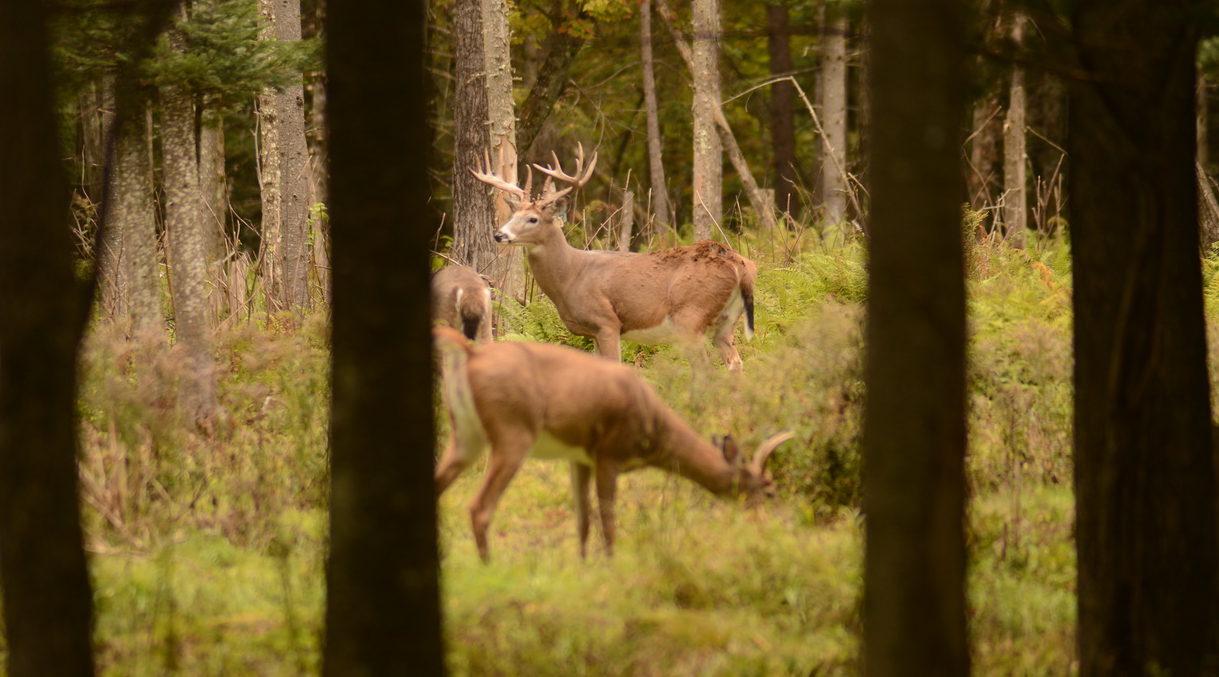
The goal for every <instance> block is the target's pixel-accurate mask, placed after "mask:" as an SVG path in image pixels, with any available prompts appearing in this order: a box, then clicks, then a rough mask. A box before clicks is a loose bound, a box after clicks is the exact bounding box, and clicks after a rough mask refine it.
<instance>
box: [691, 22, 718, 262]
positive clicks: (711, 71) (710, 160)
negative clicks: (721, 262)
mask: <svg viewBox="0 0 1219 677" xmlns="http://www.w3.org/2000/svg"><path fill="white" fill-rule="evenodd" d="M691 16H692V21H691V29H692V30H693V32H694V35H693V37H692V48H691V65H692V68H691V76H692V78H693V86H694V104H693V108H694V161H693V165H694V168H693V169H694V205H693V209H694V239H695V240H706V239H709V238H710V237H712V234H713V233H714V232H715V231H716V230H718V229H719V228H720V225H721V223H722V222H723V220H724V206H723V202H724V197H723V193H724V185H723V184H724V175H723V171H724V170H723V165H724V149H723V144H722V143H721V142H720V136H719V133H718V132H717V131H716V128H715V111H717V110H719V108H720V101H721V100H722V98H723V97H721V96H720V66H719V56H720V4H719V0H692V2H691Z"/></svg>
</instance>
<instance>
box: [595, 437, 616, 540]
mask: <svg viewBox="0 0 1219 677" xmlns="http://www.w3.org/2000/svg"><path fill="white" fill-rule="evenodd" d="M596 463H597V508H598V511H599V512H600V513H601V536H602V537H603V538H604V539H605V555H606V556H607V557H613V556H614V537H615V535H616V534H617V529H618V528H617V523H616V520H615V518H614V499H615V495H616V494H617V491H618V464H617V463H616V462H614V461H612V460H610V459H608V458H606V457H604V456H598V457H597V461H596Z"/></svg>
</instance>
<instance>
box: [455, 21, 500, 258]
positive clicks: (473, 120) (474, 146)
mask: <svg viewBox="0 0 1219 677" xmlns="http://www.w3.org/2000/svg"><path fill="white" fill-rule="evenodd" d="M482 23H483V22H482V4H481V0H456V2H455V3H454V4H453V40H454V55H453V59H454V62H455V64H454V69H453V70H454V79H455V81H456V82H455V85H454V86H455V88H456V91H455V93H454V97H453V99H454V100H453V246H452V248H451V250H450V253H451V255H452V256H453V258H454V259H456V260H457V261H459V262H461V263H464V264H466V265H469V266H470V267H472V268H474V269H475V270H477V271H479V272H485V271H487V270H489V269H490V266H491V261H492V260H493V259H494V258H495V241H494V240H493V239H492V235H493V233H494V231H495V227H494V217H495V215H494V212H493V211H492V207H491V197H490V195H488V193H487V190H486V186H485V185H483V184H482V182H480V181H479V180H478V179H476V178H474V175H473V174H471V173H470V170H471V169H473V168H475V167H476V166H477V163H478V162H479V161H481V160H482V159H483V158H484V154H485V153H487V152H488V149H489V143H490V137H489V136H488V131H487V120H488V115H489V112H488V108H487V85H486V82H487V81H486V67H487V64H486V58H485V57H484V55H483V26H482Z"/></svg>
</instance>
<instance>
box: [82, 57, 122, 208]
mask: <svg viewBox="0 0 1219 677" xmlns="http://www.w3.org/2000/svg"><path fill="white" fill-rule="evenodd" d="M78 100H79V107H80V110H79V115H80V132H81V134H80V140H81V164H82V167H81V171H82V176H81V177H80V178H81V187H82V189H83V192H84V194H85V197H87V198H88V199H89V200H90V201H92V202H94V203H100V202H101V201H102V193H103V192H104V190H105V186H104V185H103V184H104V183H105V178H106V177H105V170H106V136H107V133H108V131H109V128H110V123H111V122H113V120H114V78H113V77H112V76H103V77H100V78H98V79H96V80H94V81H93V82H90V83H89V84H88V85H86V86H85V87H84V89H82V90H81V93H80V96H79V97H78Z"/></svg>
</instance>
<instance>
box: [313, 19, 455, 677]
mask: <svg viewBox="0 0 1219 677" xmlns="http://www.w3.org/2000/svg"><path fill="white" fill-rule="evenodd" d="M326 31H327V37H328V39H327V41H326V64H327V65H326V68H327V80H328V83H329V90H328V97H329V100H328V106H329V109H328V112H327V120H328V122H329V124H330V128H329V139H330V158H331V172H330V175H331V183H330V198H331V205H330V213H331V217H332V219H333V221H334V224H335V228H334V230H333V233H334V236H333V242H332V248H333V251H332V257H333V258H332V261H333V263H334V278H333V279H334V309H333V329H332V334H331V345H332V346H333V348H332V350H333V353H332V354H333V358H332V359H333V362H332V374H333V376H332V378H331V383H332V384H333V385H332V388H333V397H332V401H331V402H332V403H331V427H330V444H331V499H330V524H331V529H330V555H329V560H328V566H327V572H326V588H327V593H326V595H327V597H326V638H325V656H324V660H323V673H324V674H327V675H358V674H384V675H405V674H411V675H441V674H443V673H444V653H443V650H442V646H441V632H440V589H439V581H438V575H439V568H440V559H439V553H438V549H437V543H436V490H435V485H434V482H433V479H432V473H433V458H434V456H433V449H434V442H435V438H434V434H433V420H432V419H433V415H434V409H433V405H432V390H433V388H432V352H431V337H430V332H431V318H430V315H429V308H428V301H427V299H428V298H429V293H428V290H429V272H428V269H429V259H430V254H429V249H430V247H429V245H430V243H431V239H432V234H433V232H434V231H435V229H436V227H437V226H438V225H439V224H438V223H437V221H436V219H434V218H432V217H431V216H430V214H431V213H432V212H431V211H430V210H429V208H428V201H429V197H430V190H429V188H430V186H429V185H428V176H427V158H428V155H429V149H430V147H431V138H430V134H429V131H428V124H427V95H426V94H427V92H426V90H425V84H424V83H425V81H426V80H425V74H424V64H425V56H424V55H425V44H426V43H425V41H424V3H423V2H422V1H421V0H413V1H411V2H397V3H390V4H385V3H383V2H378V1H376V0H347V1H345V2H337V3H332V4H331V5H330V6H329V9H328V15H327V22H326ZM404 210H405V216H407V217H409V218H404Z"/></svg>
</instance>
